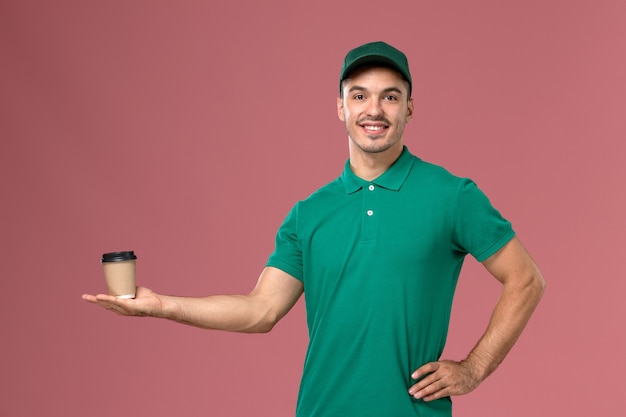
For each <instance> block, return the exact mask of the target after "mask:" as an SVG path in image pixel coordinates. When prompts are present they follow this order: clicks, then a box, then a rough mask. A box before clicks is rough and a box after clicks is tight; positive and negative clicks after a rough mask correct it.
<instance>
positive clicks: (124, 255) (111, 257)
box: [101, 250, 137, 262]
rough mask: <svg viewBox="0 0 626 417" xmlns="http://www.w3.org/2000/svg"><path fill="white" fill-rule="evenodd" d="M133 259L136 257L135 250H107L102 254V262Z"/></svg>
mask: <svg viewBox="0 0 626 417" xmlns="http://www.w3.org/2000/svg"><path fill="white" fill-rule="evenodd" d="M133 259H137V256H135V252H133V251H132V250H131V251H126V252H109V253H105V254H103V255H102V259H101V261H102V262H120V261H130V260H133Z"/></svg>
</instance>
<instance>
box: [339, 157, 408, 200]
mask: <svg viewBox="0 0 626 417" xmlns="http://www.w3.org/2000/svg"><path fill="white" fill-rule="evenodd" d="M415 159H416V158H415V157H414V156H413V155H412V154H411V153H410V152H409V149H408V148H407V147H406V145H405V146H404V148H403V149H402V153H401V154H400V156H399V157H398V159H396V161H395V162H394V163H393V164H392V165H391V166H390V167H389V168H388V169H387V171H385V172H383V173H382V174H381V175H380V176H379V177H377V178H376V179H374V180H372V181H365V180H364V179H362V178H360V177H357V176H356V175H355V174H354V172H352V169H351V168H350V160H349V159H348V160H347V161H346V164H345V166H344V168H343V173H342V174H341V179H342V181H343V184H344V186H345V187H346V193H347V194H352V193H354V192H356V191H358V190H360V189H361V188H363V186H364V185H367V184H375V185H377V186H379V187H383V188H387V189H389V190H392V191H399V190H400V187H402V184H404V181H405V180H406V178H407V177H408V175H409V172H411V168H413V163H414V162H415Z"/></svg>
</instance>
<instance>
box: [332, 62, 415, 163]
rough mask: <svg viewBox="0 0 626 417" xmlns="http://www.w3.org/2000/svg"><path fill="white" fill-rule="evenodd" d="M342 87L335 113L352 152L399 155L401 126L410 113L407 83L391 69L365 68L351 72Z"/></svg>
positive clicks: (411, 102) (411, 103) (410, 106)
mask: <svg viewBox="0 0 626 417" xmlns="http://www.w3.org/2000/svg"><path fill="white" fill-rule="evenodd" d="M341 88H342V90H341V91H342V97H339V98H338V99H337V114H338V116H339V119H340V120H342V121H343V122H344V123H345V124H346V130H347V131H348V136H349V138H350V150H351V152H353V151H358V152H361V153H366V154H375V153H381V152H385V151H388V150H391V151H395V152H397V154H398V155H399V152H400V151H401V150H402V146H403V144H402V133H403V131H404V125H405V124H406V123H407V122H408V121H409V120H411V117H412V116H413V99H412V98H409V96H408V94H409V84H408V83H407V82H406V81H405V80H404V79H403V78H402V76H401V75H400V74H399V73H397V72H396V71H394V70H392V69H389V68H384V67H365V68H360V69H357V70H356V71H354V72H353V73H352V74H350V77H349V78H347V79H345V80H344V81H343V84H342V87H341ZM395 152H394V153H395Z"/></svg>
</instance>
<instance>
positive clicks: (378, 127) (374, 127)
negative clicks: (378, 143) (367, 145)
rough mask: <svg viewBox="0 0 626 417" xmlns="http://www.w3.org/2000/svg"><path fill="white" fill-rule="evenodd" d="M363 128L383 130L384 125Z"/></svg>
mask: <svg viewBox="0 0 626 417" xmlns="http://www.w3.org/2000/svg"><path fill="white" fill-rule="evenodd" d="M363 127H364V128H366V129H367V130H383V129H384V127H383V126H363Z"/></svg>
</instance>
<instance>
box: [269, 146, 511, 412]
mask: <svg viewBox="0 0 626 417" xmlns="http://www.w3.org/2000/svg"><path fill="white" fill-rule="evenodd" d="M513 236H514V232H513V230H512V228H511V225H510V223H509V222H508V221H506V220H505V219H503V218H502V216H501V215H500V213H498V211H496V210H495V209H494V208H493V207H492V206H491V204H490V202H489V200H488V199H487V197H486V196H485V195H484V194H483V193H482V192H481V191H480V190H479V189H478V188H477V187H476V185H475V184H474V183H473V182H472V181H470V180H468V179H462V178H458V177H455V176H453V175H451V174H450V173H449V172H447V171H446V170H444V169H443V168H441V167H438V166H435V165H432V164H429V163H426V162H424V161H422V160H421V159H419V158H417V157H415V156H413V155H411V153H409V151H408V149H407V148H406V147H405V148H404V150H403V152H402V154H401V156H400V157H399V158H398V160H397V161H396V162H395V163H394V164H393V165H392V166H391V167H390V168H389V169H388V170H387V171H386V172H385V173H384V174H383V175H381V176H380V177H378V178H377V179H375V180H373V181H364V180H362V179H360V178H359V177H357V176H356V175H354V174H353V173H352V171H351V169H350V164H349V161H348V162H346V165H345V169H344V171H343V174H342V175H341V176H340V177H339V178H337V179H336V180H335V181H333V182H331V183H329V184H327V185H326V186H324V187H322V188H321V189H319V190H318V191H316V192H315V193H313V194H312V195H311V196H309V197H308V198H307V199H306V200H304V201H300V202H298V203H297V204H296V205H295V206H294V207H293V209H292V210H291V212H290V213H289V215H288V216H287V218H286V219H285V222H284V223H283V225H282V226H281V227H280V229H279V231H278V233H277V237H276V249H275V251H274V253H273V254H272V255H271V256H270V258H269V261H268V264H267V265H268V266H273V267H276V268H279V269H281V270H283V271H285V272H287V273H289V274H291V275H293V276H294V277H295V278H297V279H299V280H301V281H302V282H303V284H304V294H305V299H306V311H307V324H308V328H309V346H308V350H307V354H306V359H305V364H304V371H303V375H302V382H301V385H300V394H299V399H298V406H297V412H296V415H297V416H298V417H318V416H319V417H357V416H358V417H370V416H371V417H405V416H406V417H408V416H428V417H439V416H448V417H449V416H451V408H452V406H451V401H450V399H449V398H444V399H440V400H436V401H432V402H424V401H421V400H415V399H413V398H412V397H411V396H409V394H408V389H409V387H410V386H411V385H413V384H414V383H415V381H414V380H412V379H411V373H412V372H413V371H415V370H416V369H417V368H419V367H420V366H421V365H423V364H424V363H426V362H431V361H436V360H438V359H439V357H440V355H441V353H442V351H443V348H444V345H445V341H446V335H447V331H448V323H449V319H450V310H451V307H452V298H453V295H454V290H455V287H456V283H457V278H458V276H459V272H460V270H461V265H462V264H463V259H464V257H465V255H466V254H468V253H471V254H472V255H473V256H474V257H475V258H476V259H477V260H478V261H483V260H485V259H486V258H488V257H489V256H491V255H492V254H494V253H495V252H496V251H497V250H498V249H500V248H501V247H502V246H503V245H504V244H505V243H506V242H508V241H509V240H510V239H511V238H512V237H513Z"/></svg>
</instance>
